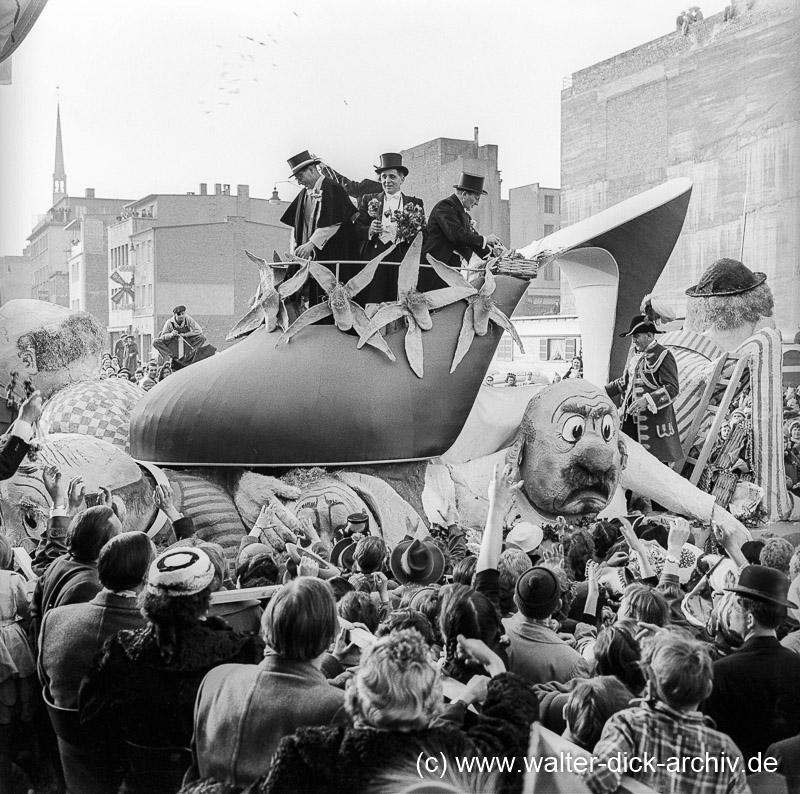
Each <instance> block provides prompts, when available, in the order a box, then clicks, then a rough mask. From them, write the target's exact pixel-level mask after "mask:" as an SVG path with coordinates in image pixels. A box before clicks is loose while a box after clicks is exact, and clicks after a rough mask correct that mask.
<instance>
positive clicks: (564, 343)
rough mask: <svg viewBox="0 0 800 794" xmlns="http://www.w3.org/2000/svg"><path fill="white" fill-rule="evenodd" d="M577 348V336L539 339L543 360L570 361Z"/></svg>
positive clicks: (540, 355) (540, 356) (540, 354)
mask: <svg viewBox="0 0 800 794" xmlns="http://www.w3.org/2000/svg"><path fill="white" fill-rule="evenodd" d="M577 349H578V339H577V337H575V336H568V337H555V338H552V337H551V338H550V339H540V340H539V358H540V359H542V361H569V360H570V359H572V358H573V357H574V356H575V354H576V350H577Z"/></svg>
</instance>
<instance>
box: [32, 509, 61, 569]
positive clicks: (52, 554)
mask: <svg viewBox="0 0 800 794" xmlns="http://www.w3.org/2000/svg"><path fill="white" fill-rule="evenodd" d="M70 521H71V519H70V517H69V516H54V517H53V518H51V519H50V520H49V521H48V522H47V529H46V530H45V533H44V535H43V536H42V537H41V538H40V539H39V545H38V546H37V547H36V551H35V552H34V554H33V560H31V567H32V568H33V572H34V573H35V574H36V575H37V576H39V577H41V576H42V574H43V573H44V572H45V571H46V570H47V569H48V568H49V567H50V563H51V562H53V560H55V559H58V557H61V556H62V555H64V554H66V553H67V530H68V529H69V524H70Z"/></svg>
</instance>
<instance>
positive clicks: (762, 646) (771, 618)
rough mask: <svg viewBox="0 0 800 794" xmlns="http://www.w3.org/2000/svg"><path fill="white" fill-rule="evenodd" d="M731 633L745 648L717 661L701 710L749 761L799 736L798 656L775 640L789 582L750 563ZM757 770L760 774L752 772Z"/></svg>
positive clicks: (788, 605)
mask: <svg viewBox="0 0 800 794" xmlns="http://www.w3.org/2000/svg"><path fill="white" fill-rule="evenodd" d="M727 589H728V592H732V593H736V594H737V598H736V600H735V601H736V603H735V611H734V612H733V613H732V614H731V617H730V623H731V627H730V628H731V630H732V631H734V632H736V633H737V634H739V635H741V636H742V637H744V643H743V644H742V646H741V647H740V648H739V649H738V650H736V651H734V652H733V653H732V654H730V655H729V656H726V657H724V658H722V659H719V660H717V661H716V662H714V666H713V670H714V688H713V689H712V690H711V695H710V696H709V697H708V700H706V702H705V704H704V706H703V711H704V712H705V713H706V714H708V715H709V716H710V717H711V718H712V719H713V720H714V722H715V723H716V726H717V729H718V730H720V731H723V732H724V733H727V734H728V735H729V736H730V737H731V739H733V741H734V742H735V743H736V745H737V747H739V749H740V750H741V751H742V754H743V755H744V758H745V761H746V762H747V761H750V759H752V758H756V757H757V756H758V754H759V753H761V754H762V755H763V754H764V753H765V752H766V750H767V748H768V747H769V746H770V745H771V744H773V743H774V742H778V741H780V740H782V739H788V738H789V737H790V736H796V735H797V734H799V733H800V656H798V654H796V653H794V652H793V651H790V650H789V649H788V648H784V647H783V646H782V645H781V644H780V642H779V641H778V638H777V631H776V630H777V629H778V627H779V626H780V625H781V624H782V623H783V622H784V621H785V620H786V613H787V608H791V609H796V608H797V605H796V604H794V603H793V602H792V601H790V600H789V599H788V593H789V579H788V578H787V577H786V576H785V575H784V574H782V573H781V572H780V571H778V570H775V569H774V568H767V567H765V566H763V565H747V566H745V567H744V568H742V571H741V573H740V574H739V582H738V584H737V585H736V586H735V587H731V588H727ZM750 771H758V770H755V769H753V770H748V772H750Z"/></svg>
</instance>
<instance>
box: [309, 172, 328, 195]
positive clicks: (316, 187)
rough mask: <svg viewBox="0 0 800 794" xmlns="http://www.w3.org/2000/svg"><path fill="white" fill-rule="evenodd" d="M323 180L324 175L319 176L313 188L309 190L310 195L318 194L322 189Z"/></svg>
mask: <svg viewBox="0 0 800 794" xmlns="http://www.w3.org/2000/svg"><path fill="white" fill-rule="evenodd" d="M323 179H325V174H320V175H319V179H318V180H317V181H316V182H315V183H314V187H312V188H311V192H312V193H319V191H320V190H321V189H322V180H323Z"/></svg>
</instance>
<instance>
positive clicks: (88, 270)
mask: <svg viewBox="0 0 800 794" xmlns="http://www.w3.org/2000/svg"><path fill="white" fill-rule="evenodd" d="M128 201H129V199H107V198H96V197H95V191H94V189H93V188H87V189H86V191H85V195H84V196H82V197H75V196H70V195H69V194H68V193H67V175H66V171H65V169H64V150H63V147H62V143H61V109H60V108H59V109H58V111H57V114H56V158H55V169H54V171H53V205H52V207H51V208H50V209H49V210H48V211H47V212H46V213H45V214H44V215H42V216H40V218H39V220H38V222H37V223H36V226H35V227H34V229H33V231H32V232H31V234H30V236H29V237H28V243H29V245H28V249H27V250H28V252H29V256H30V268H31V280H32V286H31V289H30V292H29V295H28V297H31V298H37V299H39V300H44V301H49V302H50V303H58V304H60V305H61V306H72V307H73V308H80V309H82V310H84V311H89V312H90V313H92V314H94V315H95V317H96V318H97V320H98V322H100V323H101V324H103V325H104V324H105V322H106V320H107V309H106V304H105V302H104V301H103V300H102V295H103V292H104V289H103V285H102V283H101V279H102V277H103V275H104V274H105V242H104V240H105V230H106V229H107V228H108V226H109V224H110V223H112V222H114V221H115V219H116V216H117V215H119V213H120V212H121V211H122V208H123V207H124V206H125V204H127V203H128Z"/></svg>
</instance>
